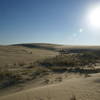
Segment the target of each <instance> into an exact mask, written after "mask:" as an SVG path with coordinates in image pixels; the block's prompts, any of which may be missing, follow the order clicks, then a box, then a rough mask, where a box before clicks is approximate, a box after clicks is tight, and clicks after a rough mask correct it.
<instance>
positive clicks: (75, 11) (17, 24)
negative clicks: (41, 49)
mask: <svg viewBox="0 0 100 100" xmlns="http://www.w3.org/2000/svg"><path fill="white" fill-rule="evenodd" d="M99 3H100V0H0V44H18V43H54V44H66V45H100V30H99V29H96V28H94V29H93V27H92V26H91V25H88V18H87V15H88V12H89V10H91V9H92V7H93V6H95V5H98V4H99Z"/></svg>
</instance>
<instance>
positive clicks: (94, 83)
mask: <svg viewBox="0 0 100 100" xmlns="http://www.w3.org/2000/svg"><path fill="white" fill-rule="evenodd" d="M72 96H75V97H76V100H100V74H93V75H91V77H87V78H82V77H79V78H71V79H65V80H64V81H62V82H61V83H57V84H52V85H46V86H42V87H37V88H31V89H29V90H24V91H22V92H18V93H14V94H11V95H8V96H3V97H1V98H0V100H71V97H72Z"/></svg>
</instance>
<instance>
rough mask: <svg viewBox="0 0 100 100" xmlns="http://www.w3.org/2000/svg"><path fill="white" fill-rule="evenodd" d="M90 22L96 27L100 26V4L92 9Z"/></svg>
mask: <svg viewBox="0 0 100 100" xmlns="http://www.w3.org/2000/svg"><path fill="white" fill-rule="evenodd" d="M88 18H89V23H90V24H91V25H92V26H93V27H95V28H100V6H98V7H96V8H94V9H92V10H91V11H90V13H89V16H88Z"/></svg>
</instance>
